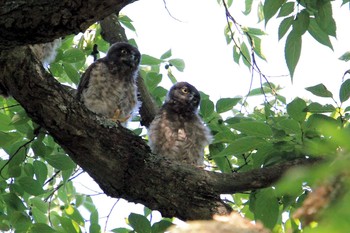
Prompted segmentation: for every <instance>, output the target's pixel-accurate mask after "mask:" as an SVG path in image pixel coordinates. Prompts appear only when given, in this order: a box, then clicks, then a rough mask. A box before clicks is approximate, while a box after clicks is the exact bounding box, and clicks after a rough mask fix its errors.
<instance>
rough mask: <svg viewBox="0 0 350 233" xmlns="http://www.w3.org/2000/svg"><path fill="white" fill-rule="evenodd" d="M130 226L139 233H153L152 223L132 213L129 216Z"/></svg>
mask: <svg viewBox="0 0 350 233" xmlns="http://www.w3.org/2000/svg"><path fill="white" fill-rule="evenodd" d="M129 224H130V225H131V226H132V227H133V228H134V231H136V232H137V233H151V223H150V222H149V220H148V219H147V218H146V217H145V216H143V215H140V214H135V213H131V214H130V215H129Z"/></svg>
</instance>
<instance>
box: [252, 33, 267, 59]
mask: <svg viewBox="0 0 350 233" xmlns="http://www.w3.org/2000/svg"><path fill="white" fill-rule="evenodd" d="M251 38H252V40H253V46H254V51H255V53H256V54H257V55H258V56H259V57H260V58H261V59H263V60H265V61H266V57H265V55H264V54H263V52H262V49H261V39H260V38H259V37H256V36H252V35H251Z"/></svg>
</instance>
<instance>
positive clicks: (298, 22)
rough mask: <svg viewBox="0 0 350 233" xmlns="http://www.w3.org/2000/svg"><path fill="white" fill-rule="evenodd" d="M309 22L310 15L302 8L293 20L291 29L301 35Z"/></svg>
mask: <svg viewBox="0 0 350 233" xmlns="http://www.w3.org/2000/svg"><path fill="white" fill-rule="evenodd" d="M309 24H310V15H309V13H308V12H307V10H306V9H304V10H302V11H300V13H298V14H297V17H296V19H295V20H294V22H293V31H295V32H296V33H298V34H299V35H300V36H301V35H303V34H304V33H305V32H306V31H307V29H308V27H309Z"/></svg>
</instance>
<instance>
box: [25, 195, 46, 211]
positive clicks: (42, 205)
mask: <svg viewBox="0 0 350 233" xmlns="http://www.w3.org/2000/svg"><path fill="white" fill-rule="evenodd" d="M29 203H30V204H31V206H32V207H33V209H37V210H39V211H40V212H41V213H43V214H46V213H47V210H48V209H49V204H48V203H47V202H45V201H43V200H42V199H41V198H40V197H33V198H31V199H30V201H29Z"/></svg>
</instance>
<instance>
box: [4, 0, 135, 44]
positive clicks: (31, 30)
mask: <svg viewBox="0 0 350 233" xmlns="http://www.w3.org/2000/svg"><path fill="white" fill-rule="evenodd" d="M132 2H135V0H104V1H100V0H89V1H87V0H75V1H70V0H52V1H44V0H36V1H19V0H17V1H10V0H5V1H4V2H3V3H2V4H0V49H1V50H3V49H6V48H10V47H14V46H19V45H26V44H35V43H44V42H49V41H53V40H54V39H56V38H59V37H62V36H65V35H69V34H73V33H78V32H81V31H85V30H86V29H87V28H88V27H89V26H90V25H91V24H93V23H95V22H96V21H98V20H100V19H103V18H104V17H106V16H108V15H110V14H112V13H115V12H119V11H120V10H121V9H122V8H123V7H124V6H126V5H128V4H130V3H132Z"/></svg>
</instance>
